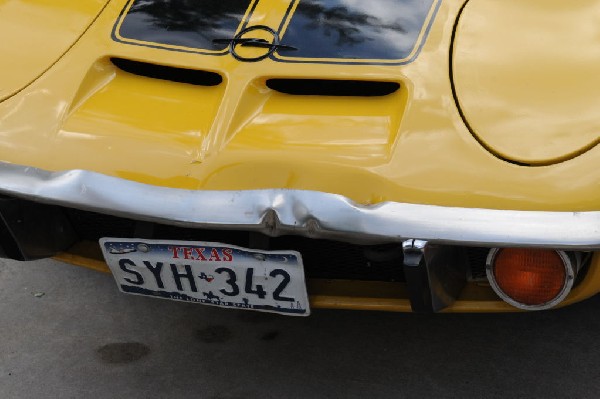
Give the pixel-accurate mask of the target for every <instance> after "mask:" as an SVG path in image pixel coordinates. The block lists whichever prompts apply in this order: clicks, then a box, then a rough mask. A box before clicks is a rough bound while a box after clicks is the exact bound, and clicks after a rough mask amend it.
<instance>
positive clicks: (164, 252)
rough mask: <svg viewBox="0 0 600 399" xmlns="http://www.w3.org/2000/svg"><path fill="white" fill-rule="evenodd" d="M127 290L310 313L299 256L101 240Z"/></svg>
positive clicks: (209, 246) (230, 247) (201, 244)
mask: <svg viewBox="0 0 600 399" xmlns="http://www.w3.org/2000/svg"><path fill="white" fill-rule="evenodd" d="M100 247H101V248H102V252H103V253H104V258H105V260H106V263H107V264H108V266H109V267H110V270H111V271H112V273H113V275H114V277H115V280H116V281H117V285H118V287H119V289H120V290H121V291H122V292H124V293H127V294H136V295H145V296H151V297H158V298H166V299H172V300H176V301H187V302H196V303H203V304H207V305H214V306H221V307H227V308H237V309H252V310H259V311H263V312H274V313H281V314H286V315H293V316H308V315H309V314H310V307H309V303H308V295H307V293H306V282H305V280H304V268H303V265H302V257H301V256H300V254H299V253H298V252H295V251H261V250H255V249H247V248H241V247H236V246H233V245H227V244H219V243H214V242H199V241H195V242H192V241H189V242H186V241H169V240H146V239H127V238H101V239H100Z"/></svg>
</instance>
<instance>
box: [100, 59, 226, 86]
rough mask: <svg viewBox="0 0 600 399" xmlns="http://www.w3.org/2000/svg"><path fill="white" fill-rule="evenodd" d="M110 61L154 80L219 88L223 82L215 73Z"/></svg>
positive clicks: (123, 68) (138, 62)
mask: <svg viewBox="0 0 600 399" xmlns="http://www.w3.org/2000/svg"><path fill="white" fill-rule="evenodd" d="M110 60H111V62H112V63H113V64H114V65H115V66H116V67H117V68H119V69H121V70H123V71H125V72H129V73H133V74H135V75H140V76H145V77H148V78H153V79H162V80H169V81H171V82H178V83H188V84H192V85H197V86H217V85H220V84H221V83H222V82H223V78H222V77H221V75H219V74H218V73H215V72H208V71H200V70H196V69H186V68H176V67H170V66H165V65H158V64H151V63H148V62H140V61H132V60H127V59H124V58H111V59H110Z"/></svg>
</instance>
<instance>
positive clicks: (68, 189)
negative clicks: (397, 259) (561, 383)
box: [0, 163, 600, 250]
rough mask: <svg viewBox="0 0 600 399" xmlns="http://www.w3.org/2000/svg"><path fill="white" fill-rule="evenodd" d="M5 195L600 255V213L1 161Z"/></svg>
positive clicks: (242, 223)
mask: <svg viewBox="0 0 600 399" xmlns="http://www.w3.org/2000/svg"><path fill="white" fill-rule="evenodd" d="M0 193H2V194H5V195H7V196H11V197H18V198H23V199H27V200H30V201H34V202H40V203H45V204H53V205H60V206H63V207H69V208H76V209H82V210H88V211H94V212H99V213H104V214H110V215H117V216H122V217H128V218H132V219H136V220H143V221H151V222H156V223H162V224H170V225H177V226H184V227H195V228H217V229H236V230H252V231H260V232H263V233H265V234H268V235H271V236H277V235H281V234H296V235H303V236H308V237H314V238H329V239H335V240H340V241H347V242H360V243H378V242H392V241H394V242H402V241H404V240H406V239H420V240H427V241H429V242H433V243H444V244H457V245H474V246H488V247H503V246H536V247H551V248H561V249H571V250H576V249H577V250H592V249H599V248H600V211H593V212H545V211H513V210H494V209H476V208H456V207H443V206H434V205H419V204H406V203H397V202H384V203H380V204H377V205H360V204H356V203H354V202H353V201H351V200H349V199H348V198H345V197H343V196H341V195H336V194H329V193H323V192H314V191H301V190H288V189H271V190H248V191H193V190H182V189H173V188H165V187H158V186H151V185H146V184H142V183H137V182H133V181H129V180H124V179H120V178H116V177H111V176H106V175H102V174H98V173H94V172H89V171H83V170H70V171H64V172H48V171H44V170H40V169H36V168H31V167H26V166H20V165H14V164H8V163H0Z"/></svg>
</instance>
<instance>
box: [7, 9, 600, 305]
mask: <svg viewBox="0 0 600 399" xmlns="http://www.w3.org/2000/svg"><path fill="white" fill-rule="evenodd" d="M598 26H600V3H598V1H594V0H580V1H577V2H565V1H558V0H503V1H490V0H369V1H360V0H202V1H194V0H54V1H51V2H49V1H44V0H13V1H0V37H1V38H2V40H0V67H1V69H0V70H1V71H2V73H1V74H0V161H1V162H0V193H1V195H2V196H1V197H0V216H1V221H2V226H1V227H0V245H1V248H2V253H3V256H4V257H6V258H12V259H19V260H30V259H37V258H43V257H55V258H57V259H60V260H63V261H66V262H70V263H73V264H77V265H82V266H87V267H91V268H95V269H98V270H103V271H107V272H112V273H113V275H114V277H115V280H116V282H117V285H118V287H119V289H120V290H121V291H122V292H126V293H132V294H138V295H148V296H154V297H159V298H167V299H173V300H181V301H191V302H197V303H203V304H208V305H215V306H222V307H233V308H243V309H253V310H261V311H269V312H277V313H281V314H287V315H308V314H310V309H311V307H312V308H317V307H329V308H346V309H368V310H389V311H411V310H412V311H416V312H441V311H459V312H479V311H485V312H488V311H511V310H517V309H524V310H540V309H548V308H552V307H555V306H563V305H565V304H570V303H574V302H577V301H580V300H582V299H585V298H588V297H590V296H592V295H594V294H596V293H597V292H598V291H600V256H599V255H600V252H597V251H598V250H599V249H600V163H599V161H600V148H599V146H598V143H599V141H600V140H599V131H600V74H599V73H598V66H599V65H600V41H599V40H598ZM594 251H596V252H594ZM109 294H110V293H107V295H109Z"/></svg>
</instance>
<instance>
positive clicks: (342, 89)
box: [267, 79, 400, 97]
mask: <svg viewBox="0 0 600 399" xmlns="http://www.w3.org/2000/svg"><path fill="white" fill-rule="evenodd" d="M267 87H268V88H269V89H271V90H275V91H278V92H280V93H284V94H292V95H298V96H351V97H381V96H387V95H388V94H392V93H394V92H396V91H397V90H398V89H399V88H400V84H399V83H396V82H373V81H366V80H328V79H269V80H267Z"/></svg>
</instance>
